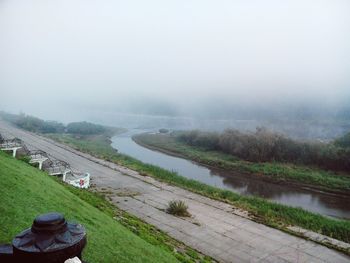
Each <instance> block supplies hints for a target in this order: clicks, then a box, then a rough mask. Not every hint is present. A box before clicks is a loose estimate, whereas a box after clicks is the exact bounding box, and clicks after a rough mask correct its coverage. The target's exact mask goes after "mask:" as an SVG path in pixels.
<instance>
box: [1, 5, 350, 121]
mask: <svg viewBox="0 0 350 263" xmlns="http://www.w3.org/2000/svg"><path fill="white" fill-rule="evenodd" d="M349 14H350V2H349V1H348V0H328V1H322V0H285V1H279V0H275V1H273V0H265V1H258V0H239V1H237V0H236V1H235V0H227V1H224V0H221V1H214V0H212V1H205V0H173V1H166V0H159V1H155V0H149V1H142V0H139V1H135V0H128V1H112V0H109V1H107V0H105V1H103V0H102V1H97V0H96V1H93V0H56V1H54V0H51V1H31V0H23V1H17V0H2V1H0V92H1V103H0V110H8V111H12V112H19V111H24V112H26V113H30V114H35V115H38V116H40V117H44V118H49V119H50V118H57V117H59V116H60V115H65V118H66V117H67V114H68V115H69V114H72V115H75V116H78V115H79V114H80V115H81V117H82V118H83V117H84V112H85V110H86V111H95V110H96V111H116V112H118V111H123V112H133V113H146V114H147V113H155V114H160V115H173V114H175V115H176V114H180V115H187V114H188V115H191V113H193V111H196V110H197V111H200V110H201V109H208V110H210V109H211V108H213V111H215V110H216V108H217V107H218V105H227V107H228V108H229V110H232V109H234V108H235V107H236V106H237V108H240V109H242V108H244V109H247V108H254V107H256V106H258V107H262V108H268V107H269V106H271V107H277V108H278V107H279V106H281V105H287V107H288V106H289V105H294V107H298V106H299V105H305V104H310V103H311V104H312V105H316V106H318V107H321V108H322V107H335V106H339V105H348V104H349V101H350V15H349ZM157 107H158V108H157ZM43 108H45V110H44V109H43ZM155 108H156V110H155ZM219 112H220V111H219ZM219 115H220V114H219ZM218 117H220V116H218ZM62 118H63V117H62Z"/></svg>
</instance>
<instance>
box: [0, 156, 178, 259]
mask: <svg viewBox="0 0 350 263" xmlns="http://www.w3.org/2000/svg"><path fill="white" fill-rule="evenodd" d="M84 195H85V196H84ZM79 196H81V197H82V198H80V197H79ZM87 198H88V199H91V202H93V201H94V200H93V199H94V196H93V195H92V194H90V193H89V192H86V191H82V190H76V189H71V187H69V186H65V185H63V184H61V183H59V182H58V181H56V180H55V179H54V178H52V177H49V176H48V175H47V174H45V173H43V172H41V171H39V170H37V169H35V168H33V167H31V166H30V165H27V164H26V163H24V162H21V161H18V160H15V159H12V158H11V157H9V156H8V155H6V154H4V153H2V152H0V199H1V202H0V214H1V217H0V226H1V228H0V243H9V242H11V240H12V238H13V237H14V235H15V234H17V233H19V232H20V231H22V230H24V229H26V228H28V227H30V226H31V224H32V220H33V219H34V218H35V216H37V215H38V214H42V213H46V212H50V211H57V212H60V213H63V214H64V215H65V217H66V219H67V220H69V221H75V222H79V223H81V224H83V225H84V226H85V227H86V229H87V235H88V244H87V247H86V248H85V250H84V254H83V258H84V259H85V260H87V261H88V262H178V261H177V259H176V258H175V257H174V256H173V255H172V254H171V253H169V252H168V251H166V249H164V247H160V246H154V245H152V244H150V243H148V242H146V241H145V240H144V239H141V238H140V237H138V236H137V235H135V234H134V233H132V232H131V231H130V230H128V229H127V228H125V227H124V226H122V225H121V224H120V223H119V222H118V221H116V220H114V219H113V218H112V216H111V215H108V213H106V212H104V211H102V210H103V208H102V209H101V210H99V209H97V208H96V207H94V206H93V205H91V204H90V203H91V202H90V203H88V202H86V201H84V200H87ZM83 199H84V200H83ZM95 201H96V200H95Z"/></svg>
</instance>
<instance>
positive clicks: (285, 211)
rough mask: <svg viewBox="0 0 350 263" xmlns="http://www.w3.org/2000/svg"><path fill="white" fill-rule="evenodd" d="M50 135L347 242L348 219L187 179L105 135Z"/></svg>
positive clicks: (270, 221)
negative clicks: (95, 137)
mask: <svg viewBox="0 0 350 263" xmlns="http://www.w3.org/2000/svg"><path fill="white" fill-rule="evenodd" d="M50 137H51V138H54V139H55V140H57V141H59V142H63V143H65V144H68V145H70V146H73V147H74V148H76V149H78V150H80V151H84V152H87V153H90V154H92V155H94V156H96V157H99V158H103V159H105V160H108V161H111V162H114V163H116V164H119V165H122V166H124V167H128V168H130V169H132V170H135V171H137V172H139V173H140V174H144V175H148V176H151V177H154V178H156V179H157V180H159V181H163V182H166V183H169V184H171V185H174V186H178V187H181V188H184V189H187V190H190V191H192V192H195V193H198V194H201V195H203V196H207V197H210V198H212V199H216V200H220V201H224V202H226V203H229V204H232V205H234V206H235V207H237V208H240V209H243V210H245V211H247V212H248V213H249V215H250V217H251V219H252V220H254V221H257V222H259V223H263V224H265V225H269V226H272V227H274V228H278V229H281V230H283V231H287V232H290V231H289V230H288V227H289V226H290V225H295V226H300V227H303V228H305V229H309V230H312V231H315V232H318V233H321V234H324V235H327V236H330V237H333V238H336V239H339V240H342V241H345V242H350V239H349V237H350V222H349V221H347V220H335V219H331V218H327V217H324V216H321V215H318V214H314V213H311V212H307V211H305V210H303V209H300V208H293V207H288V206H285V205H280V204H276V203H273V202H269V201H267V200H264V199H262V198H257V197H246V196H242V195H239V194H236V193H234V192H232V191H228V190H223V189H219V188H216V187H212V186H209V185H206V184H203V183H200V182H198V181H195V180H190V179H186V178H184V177H182V176H180V175H178V174H177V173H175V172H171V171H167V170H165V169H162V168H160V167H157V166H154V165H150V164H146V163H143V162H141V161H138V160H136V159H135V158H132V157H129V156H126V155H123V154H120V153H117V152H116V151H115V149H114V148H113V147H111V145H110V144H108V143H107V141H106V140H105V139H104V140H102V139H100V140H99V141H90V140H89V139H88V138H80V139H77V138H74V137H70V136H60V135H57V134H56V135H54V136H50ZM347 253H348V252H347Z"/></svg>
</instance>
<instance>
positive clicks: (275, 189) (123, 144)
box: [112, 131, 350, 219]
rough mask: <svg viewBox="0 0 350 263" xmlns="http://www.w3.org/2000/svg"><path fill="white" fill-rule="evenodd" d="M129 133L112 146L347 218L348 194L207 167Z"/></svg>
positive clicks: (227, 185) (219, 183)
mask: <svg viewBox="0 0 350 263" xmlns="http://www.w3.org/2000/svg"><path fill="white" fill-rule="evenodd" d="M139 132H140V131H139ZM133 133H134V132H131V133H127V134H124V135H121V136H115V137H113V138H112V146H113V147H115V148H116V149H118V151H119V152H121V153H125V154H127V155H130V156H132V157H134V158H136V159H139V160H141V161H143V162H145V163H150V164H154V165H157V166H160V167H162V168H165V169H167V170H171V171H176V172H177V173H179V174H180V175H182V176H184V177H187V178H190V179H194V180H198V181H201V182H203V183H206V184H209V185H212V186H216V187H219V188H222V189H229V190H232V191H234V192H236V193H240V194H243V195H255V196H259V197H263V198H267V199H270V200H274V201H275V202H278V203H281V204H286V205H290V206H295V207H302V208H304V209H306V210H309V211H313V212H316V213H320V214H323V215H327V216H332V217H339V218H347V219H350V198H349V196H336V195H331V194H325V193H318V192H311V191H307V190H305V189H299V188H295V187H289V186H284V185H278V184H272V183H269V182H265V181H261V180H259V179H257V178H252V177H248V176H246V175H244V174H242V173H237V172H232V171H224V170H220V169H213V168H207V167H205V166H201V165H198V164H196V163H193V162H191V161H188V160H185V159H182V158H178V157H174V156H169V155H166V154H163V153H160V152H156V151H152V150H149V149H147V148H144V147H142V146H140V145H138V144H136V143H135V142H134V141H133V140H132V139H131V135H132V134H133Z"/></svg>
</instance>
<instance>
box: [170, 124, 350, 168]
mask: <svg viewBox="0 0 350 263" xmlns="http://www.w3.org/2000/svg"><path fill="white" fill-rule="evenodd" d="M176 136H177V139H178V140H180V141H182V142H184V143H186V144H188V145H191V146H197V147H202V148H205V149H207V150H218V151H222V152H225V153H228V154H231V155H234V156H237V157H239V158H242V159H244V160H247V161H251V162H271V161H278V162H289V163H297V164H305V165H316V166H319V167H321V168H324V169H330V170H335V171H350V147H347V145H348V143H349V144H350V133H349V134H347V135H345V136H344V137H342V138H340V139H338V140H336V141H335V142H334V143H328V144H326V143H321V142H301V141H295V140H292V139H290V138H288V137H285V136H284V135H282V134H278V133H274V132H271V131H269V130H267V129H266V128H263V127H258V128H257V129H256V132H255V133H242V132H240V131H238V130H233V129H228V130H225V131H224V132H222V133H215V132H202V131H198V130H193V131H184V132H179V133H177V135H176ZM346 147H347V148H346Z"/></svg>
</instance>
